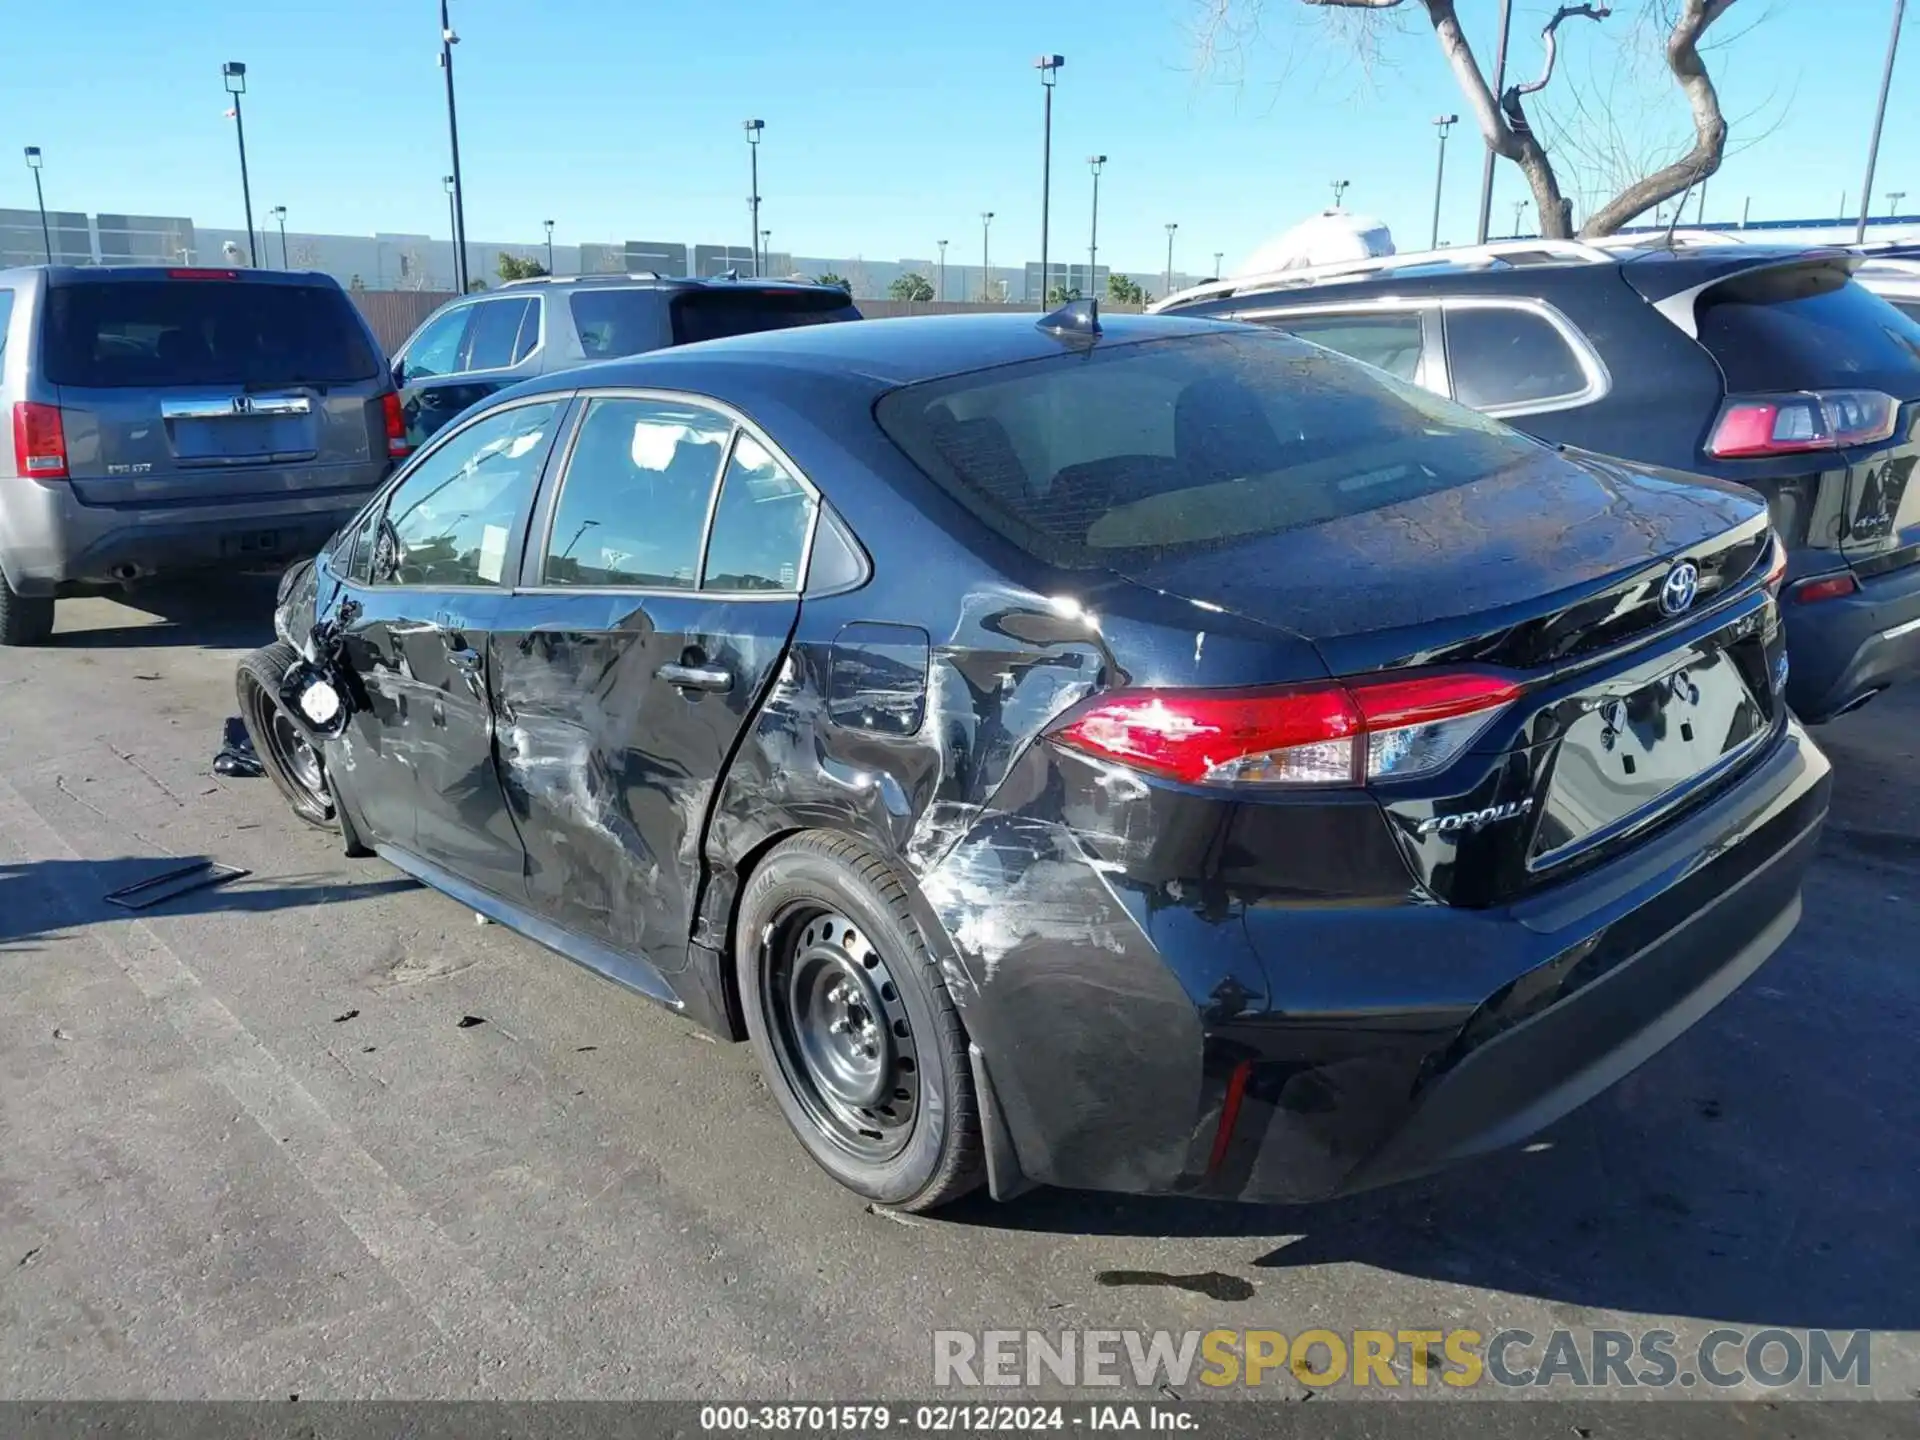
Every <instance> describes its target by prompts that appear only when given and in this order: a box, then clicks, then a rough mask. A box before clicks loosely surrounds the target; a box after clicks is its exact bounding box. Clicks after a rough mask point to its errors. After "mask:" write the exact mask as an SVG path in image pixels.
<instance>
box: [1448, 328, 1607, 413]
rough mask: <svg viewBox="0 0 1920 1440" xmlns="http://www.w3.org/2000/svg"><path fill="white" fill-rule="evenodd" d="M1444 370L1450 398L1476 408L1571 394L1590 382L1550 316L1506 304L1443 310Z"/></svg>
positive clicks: (1574, 394)
mask: <svg viewBox="0 0 1920 1440" xmlns="http://www.w3.org/2000/svg"><path fill="white" fill-rule="evenodd" d="M1447 371H1448V374H1449V375H1450V376H1451V377H1452V379H1453V398H1454V399H1456V400H1458V401H1459V402H1460V403H1461V404H1462V405H1471V406H1473V408H1474V409H1476V410H1491V409H1496V408H1499V407H1502V406H1507V405H1538V404H1542V403H1544V402H1546V401H1549V400H1565V399H1570V398H1572V397H1573V396H1576V395H1579V394H1581V393H1582V392H1583V391H1585V390H1586V389H1587V386H1588V384H1589V381H1588V379H1587V372H1586V371H1585V370H1584V369H1582V368H1581V365H1580V360H1579V357H1578V356H1576V355H1575V354H1574V353H1573V347H1572V346H1571V345H1569V344H1568V343H1567V337H1566V336H1564V335H1562V334H1561V333H1560V331H1559V329H1558V328H1557V327H1556V326H1555V325H1554V323H1553V322H1552V321H1551V320H1549V319H1547V318H1546V316H1544V315H1541V314H1538V313H1537V312H1535V311H1532V310H1517V309H1513V308H1511V307H1505V306H1488V307H1481V306H1473V307H1470V308H1462V309H1459V310H1448V311H1447Z"/></svg>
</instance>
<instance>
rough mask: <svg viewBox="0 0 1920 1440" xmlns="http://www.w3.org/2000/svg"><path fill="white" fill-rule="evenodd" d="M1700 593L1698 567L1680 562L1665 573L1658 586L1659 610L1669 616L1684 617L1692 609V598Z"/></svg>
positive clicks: (1690, 563)
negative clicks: (1664, 577) (1664, 578)
mask: <svg viewBox="0 0 1920 1440" xmlns="http://www.w3.org/2000/svg"><path fill="white" fill-rule="evenodd" d="M1699 593H1700V567H1699V566H1697V565H1695V564H1694V563H1693V562H1692V561H1691V560H1682V561H1681V562H1680V563H1679V564H1678V565H1676V566H1674V567H1673V569H1671V570H1669V571H1668V572H1667V578H1666V580H1665V581H1664V582H1663V583H1662V584H1661V586H1660V608H1661V609H1662V610H1664V611H1666V613H1667V614H1669V615H1684V614H1686V613H1687V611H1689V610H1691V609H1692V608H1693V597H1694V596H1696V595H1698V594H1699Z"/></svg>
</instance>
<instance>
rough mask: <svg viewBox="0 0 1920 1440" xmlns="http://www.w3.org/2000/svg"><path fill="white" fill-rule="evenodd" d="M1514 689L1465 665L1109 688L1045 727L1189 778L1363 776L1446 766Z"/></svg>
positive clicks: (1132, 762) (1297, 780) (1232, 781)
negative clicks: (1241, 686)
mask: <svg viewBox="0 0 1920 1440" xmlns="http://www.w3.org/2000/svg"><path fill="white" fill-rule="evenodd" d="M1519 693H1520V687H1519V686H1518V685H1516V684H1514V683H1513V682H1512V681H1511V680H1507V679H1504V678H1502V677H1500V676H1497V675H1490V674H1485V673H1480V672H1474V671H1447V672H1440V673H1430V674H1408V675H1405V676H1381V677H1377V678H1366V679H1355V680H1334V681H1326V682H1324V683H1319V684H1312V685H1293V686H1286V687H1284V688H1278V689H1273V690H1259V691H1224V692H1223V691H1206V690H1119V691H1115V692H1113V693H1111V694H1108V695H1104V696H1101V697H1099V698H1098V699H1097V700H1096V701H1094V702H1093V703H1092V704H1091V705H1089V706H1087V707H1086V708H1084V709H1081V710H1078V711H1076V712H1073V713H1071V714H1069V715H1068V716H1067V717H1066V718H1065V719H1064V720H1063V721H1061V722H1060V723H1059V724H1058V725H1057V726H1056V727H1055V728H1054V729H1053V730H1052V731H1051V732H1049V733H1050V734H1051V736H1052V738H1053V739H1054V740H1056V741H1058V742H1059V743H1060V744H1063V745H1067V746H1070V747H1072V748H1073V749H1076V750H1080V751H1084V752H1085V753H1087V754H1090V755H1096V756H1099V757H1100V758H1101V759H1105V760H1112V761H1116V762H1118V763H1119V764H1122V765H1126V766H1129V767H1131V768H1133V769H1136V770H1144V771H1146V772H1148V773H1150V774H1155V775H1163V776H1165V777H1167V778H1168V779H1170V780H1178V781H1182V782H1184V783H1186V784H1189V785H1260V786H1268V785H1276V786H1290V785H1363V784H1366V783H1367V782H1368V781H1372V780H1398V779H1406V778H1408V777H1411V776H1415V775H1425V774H1429V773H1431V772H1432V771H1434V770H1438V769H1441V768H1442V767H1444V766H1446V765H1448V764H1450V763H1451V762H1452V761H1453V760H1454V759H1455V758H1456V757H1457V756H1458V755H1459V754H1460V752H1461V751H1462V750H1464V749H1465V748H1466V746H1467V745H1468V744H1469V743H1471V741H1472V740H1473V738H1474V737H1475V736H1476V735H1478V734H1479V733H1480V732H1481V731H1482V730H1483V729H1485V728H1486V726H1487V723H1488V722H1489V721H1491V720H1492V719H1493V717H1494V716H1495V715H1496V714H1497V713H1498V712H1499V711H1500V710H1501V709H1502V708H1504V707H1505V706H1506V705H1508V704H1510V703H1511V702H1512V701H1513V699H1514V698H1515V697H1516V696H1517V695H1519Z"/></svg>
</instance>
